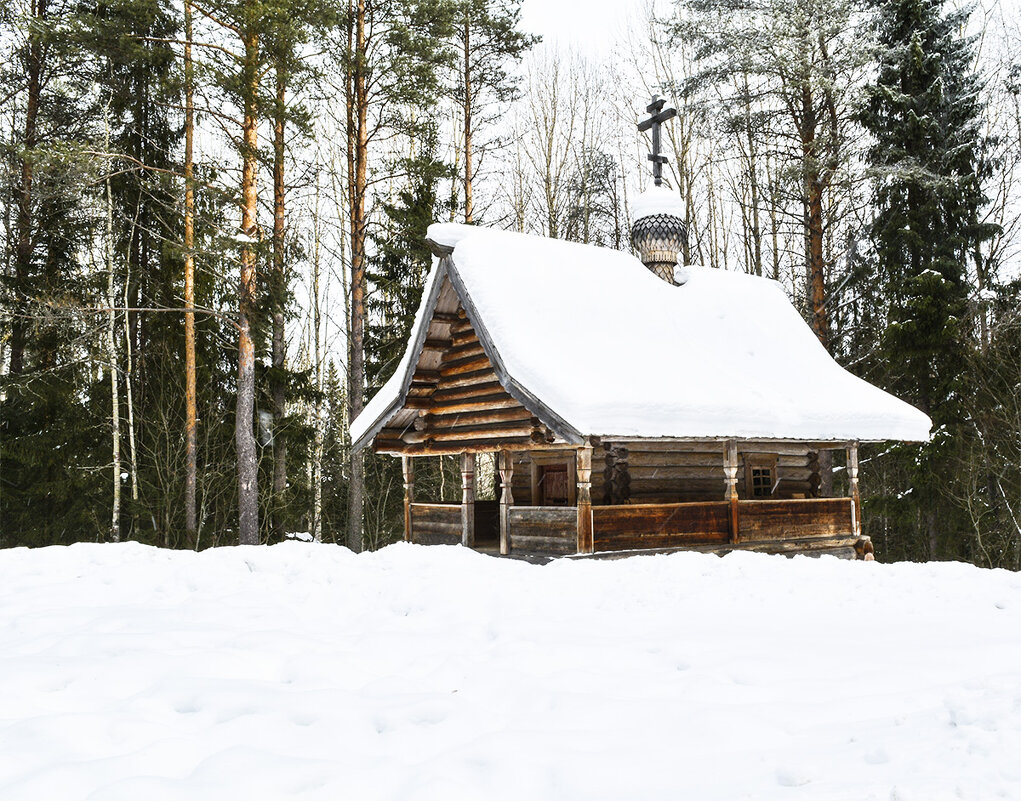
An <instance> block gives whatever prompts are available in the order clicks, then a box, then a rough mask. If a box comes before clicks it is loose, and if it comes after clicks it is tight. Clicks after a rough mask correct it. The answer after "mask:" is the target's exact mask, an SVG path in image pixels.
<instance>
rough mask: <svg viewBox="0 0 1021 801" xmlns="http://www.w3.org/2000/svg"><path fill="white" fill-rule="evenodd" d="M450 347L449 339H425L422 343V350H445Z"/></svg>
mask: <svg viewBox="0 0 1021 801" xmlns="http://www.w3.org/2000/svg"><path fill="white" fill-rule="evenodd" d="M449 347H450V340H449V339H427V340H426V341H425V344H424V345H422V350H441V351H445V350H446V349H447V348H449Z"/></svg>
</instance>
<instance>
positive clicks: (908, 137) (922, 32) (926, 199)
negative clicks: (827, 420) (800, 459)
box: [861, 0, 995, 558]
mask: <svg viewBox="0 0 1021 801" xmlns="http://www.w3.org/2000/svg"><path fill="white" fill-rule="evenodd" d="M968 14H969V10H968V9H963V10H958V11H952V12H946V11H945V10H944V8H943V2H942V0H888V2H885V3H883V4H882V5H881V6H880V8H879V13H878V18H877V28H878V36H877V41H878V45H879V70H878V75H877V78H876V81H875V83H874V84H872V85H871V86H869V87H868V90H867V95H866V103H865V106H864V109H863V112H862V115H861V119H862V123H863V125H864V127H865V129H866V130H867V131H868V132H869V133H870V134H871V135H872V136H873V138H874V144H873V146H872V147H871V149H870V150H869V152H868V163H869V166H870V170H871V172H872V174H873V176H874V179H875V194H874V200H873V203H874V217H873V220H872V223H871V227H870V231H869V233H870V236H871V241H872V244H873V246H874V250H875V254H874V261H875V271H876V272H875V276H874V279H873V280H875V281H876V282H877V285H878V289H879V291H878V294H877V297H876V301H878V302H879V303H881V304H882V306H881V308H883V309H884V311H885V314H883V315H882V317H881V319H882V323H883V328H882V330H881V331H880V332H879V349H878V352H877V354H876V358H877V360H878V363H877V365H876V368H875V369H876V372H875V377H876V378H879V380H881V381H882V383H883V384H885V386H886V388H887V389H889V390H890V391H892V392H894V393H895V394H897V395H899V396H900V397H902V398H904V399H905V400H907V401H908V402H910V403H913V404H915V405H916V406H918V407H919V408H920V409H922V410H923V411H925V412H926V413H927V414H929V415H930V417H931V418H932V420H933V426H934V430H935V434H934V437H933V439H932V442H930V443H928V444H926V445H923V446H921V447H912V446H906V445H902V446H898V447H897V448H895V449H894V451H893V453H892V454H891V457H890V458H893V459H899V460H901V461H902V462H903V463H904V467H903V468H902V470H901V471H898V472H903V473H905V474H906V476H907V477H908V478H909V482H910V485H911V486H912V487H913V490H914V491H913V492H912V493H910V494H909V495H903V496H902V497H901V498H900V499H899V500H898V502H896V503H893V502H891V500H890V499H889V498H887V499H885V502H884V503H885V505H886V506H887V507H888V508H892V509H895V510H896V517H897V519H898V521H899V524H900V526H902V527H903V529H904V531H905V534H906V535H907V538H906V539H910V540H912V541H914V542H915V548H916V549H917V550H916V551H915V552H918V550H923V551H924V552H926V553H927V555H928V556H929V558H939V557H943V556H953V557H963V558H968V556H969V554H968V553H967V551H966V550H962V547H964V546H963V545H962V542H961V541H960V540H958V541H956V542H948V541H946V540H947V539H948V538H947V537H945V536H943V535H941V533H940V532H941V531H942V532H952V531H954V530H955V529H956V528H958V526H956V525H954V524H953V522H952V519H953V517H954V512H955V510H954V509H953V507H952V504H950V503H949V502H948V495H950V494H951V493H952V492H953V490H952V485H953V483H954V482H955V475H956V462H957V459H958V458H959V453H960V449H961V447H962V446H963V440H962V437H963V436H964V433H965V432H964V408H963V400H964V399H965V398H966V397H968V396H969V395H970V394H971V392H972V390H973V388H972V387H971V386H969V375H968V363H969V357H970V354H971V353H972V352H973V351H974V349H975V347H976V345H977V341H976V337H975V334H974V331H975V325H974V320H973V319H972V317H971V314H970V309H969V295H970V287H969V277H968V272H967V264H968V260H969V258H970V257H971V254H973V253H975V252H976V251H977V250H978V248H979V246H980V245H981V244H982V242H983V241H985V240H987V239H989V238H990V237H991V236H993V235H994V233H995V227H993V226H990V225H987V224H982V223H980V222H979V220H980V211H981V209H982V207H983V205H984V204H985V203H986V197H985V194H984V190H983V184H984V181H985V180H986V179H987V177H988V170H989V164H988V163H987V162H984V160H983V158H982V155H983V147H984V142H983V137H982V134H981V130H980V128H981V115H982V111H983V108H982V104H981V100H980V99H979V98H980V91H979V90H980V86H979V82H978V78H977V77H976V76H975V75H974V74H973V72H972V71H971V64H972V62H973V59H974V41H973V40H972V39H969V38H966V37H962V36H961V34H960V30H961V29H962V26H963V24H964V22H965V21H966V20H967V16H968Z"/></svg>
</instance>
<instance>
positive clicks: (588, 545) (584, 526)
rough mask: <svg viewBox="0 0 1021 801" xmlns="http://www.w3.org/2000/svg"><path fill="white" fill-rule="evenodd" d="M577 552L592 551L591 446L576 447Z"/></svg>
mask: <svg viewBox="0 0 1021 801" xmlns="http://www.w3.org/2000/svg"><path fill="white" fill-rule="evenodd" d="M577 473H578V553H592V446H591V445H584V446H583V447H581V448H578V464H577Z"/></svg>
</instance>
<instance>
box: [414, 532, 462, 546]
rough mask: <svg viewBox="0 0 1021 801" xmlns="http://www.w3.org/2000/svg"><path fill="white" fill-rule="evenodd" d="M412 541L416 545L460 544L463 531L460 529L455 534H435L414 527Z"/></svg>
mask: <svg viewBox="0 0 1021 801" xmlns="http://www.w3.org/2000/svg"><path fill="white" fill-rule="evenodd" d="M411 541H412V542H413V543H415V544H416V545H460V544H461V532H460V531H459V532H458V533H457V535H456V536H455V535H451V534H433V533H431V532H424V531H415V530H414V529H412V531H411Z"/></svg>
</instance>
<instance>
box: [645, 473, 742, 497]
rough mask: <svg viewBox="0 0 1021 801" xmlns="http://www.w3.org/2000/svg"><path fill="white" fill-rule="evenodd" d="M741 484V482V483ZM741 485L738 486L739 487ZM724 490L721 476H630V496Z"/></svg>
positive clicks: (724, 486) (724, 485)
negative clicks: (646, 493)
mask: <svg viewBox="0 0 1021 801" xmlns="http://www.w3.org/2000/svg"><path fill="white" fill-rule="evenodd" d="M741 484H743V482H741ZM741 484H739V485H738V486H739V487H740V486H741ZM725 488H726V484H725V483H724V480H723V476H720V478H719V479H713V478H688V479H680V478H660V477H656V478H651V477H645V476H635V475H632V476H631V494H632V495H634V494H636V493H638V494H641V493H643V492H720V493H722V492H723V491H724V489H725Z"/></svg>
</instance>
